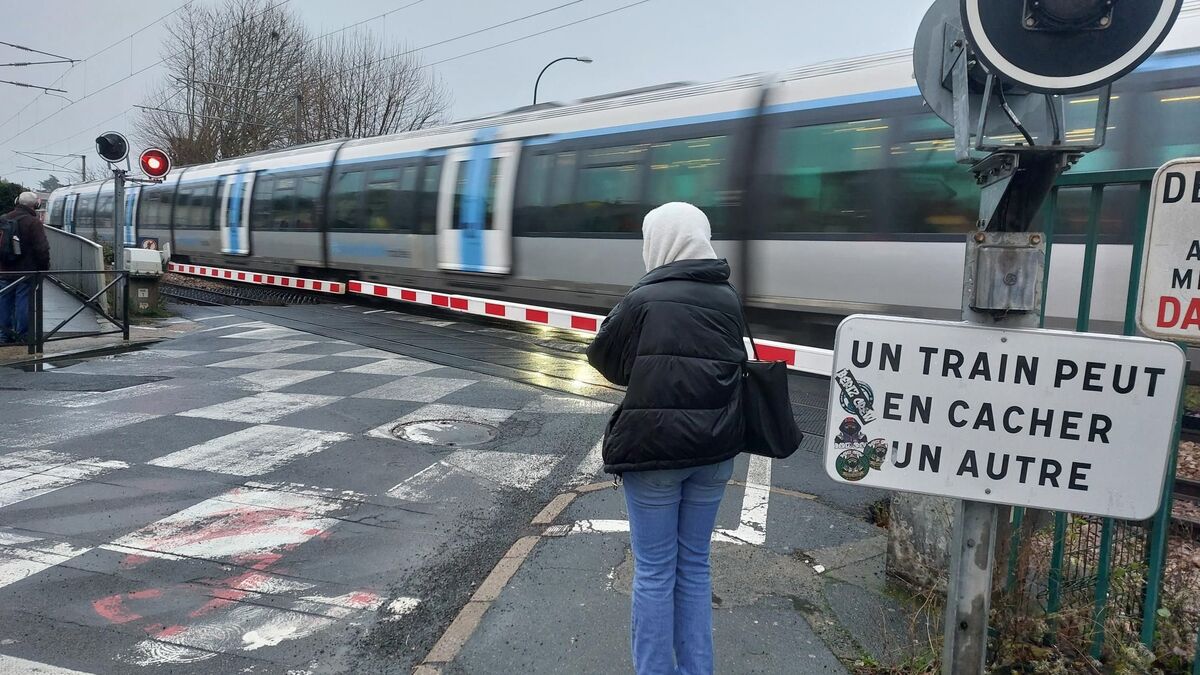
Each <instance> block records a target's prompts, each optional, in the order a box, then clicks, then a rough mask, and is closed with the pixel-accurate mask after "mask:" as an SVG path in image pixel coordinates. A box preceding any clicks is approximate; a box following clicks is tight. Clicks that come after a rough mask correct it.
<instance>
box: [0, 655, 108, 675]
mask: <svg viewBox="0 0 1200 675" xmlns="http://www.w3.org/2000/svg"><path fill="white" fill-rule="evenodd" d="M0 675H90V673H85V672H83V671H81V670H70V669H69V668H59V667H58V666H51V665H48V664H45V663H38V662H36V661H26V660H25V659H19V658H17V657H15V656H5V655H4V654H0Z"/></svg>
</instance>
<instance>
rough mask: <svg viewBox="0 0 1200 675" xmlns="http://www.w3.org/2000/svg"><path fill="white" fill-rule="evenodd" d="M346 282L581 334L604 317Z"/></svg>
mask: <svg viewBox="0 0 1200 675" xmlns="http://www.w3.org/2000/svg"><path fill="white" fill-rule="evenodd" d="M347 285H348V286H349V289H350V292H351V293H358V294H359V295H369V296H372V297H376V298H387V299H388V300H399V301H401V302H412V303H416V304H418V305H428V306H430V307H441V308H443V309H449V310H452V311H455V312H464V313H466V314H474V315H476V316H488V317H492V318H494V319H507V320H509V321H519V322H521V323H532V324H538V325H542V326H552V327H554V328H565V329H567V330H577V331H582V332H584V333H595V332H596V331H598V330H600V322H601V321H604V317H603V316H600V315H597V314H584V313H582V312H570V311H567V310H564V309H551V308H549V307H534V306H532V305H522V304H520V303H516V302H505V301H503V300H487V299H484V298H472V297H469V296H465V295H451V294H448V293H435V292H433V291H422V290H419V289H416V288H403V287H401V286H389V285H387V284H376V283H372V282H368V281H357V280H353V279H352V280H351V281H350V282H349V283H348V284H347Z"/></svg>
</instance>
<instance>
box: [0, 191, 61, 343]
mask: <svg viewBox="0 0 1200 675" xmlns="http://www.w3.org/2000/svg"><path fill="white" fill-rule="evenodd" d="M37 207H38V196H37V195H36V194H34V193H32V192H22V193H21V194H20V195H18V196H17V202H16V207H15V208H14V209H13V210H12V211H9V212H8V213H6V214H4V215H3V216H0V272H35V271H39V270H48V269H50V242H48V241H47V240H46V233H45V231H44V230H43V229H42V221H41V219H39V218H38V215H37ZM32 290H33V284H32V283H31V282H30V281H29V280H24V281H21V280H20V277H16V278H14V275H5V276H4V277H0V344H7V343H14V342H24V341H26V339H27V333H28V332H29V297H30V294H31V292H32Z"/></svg>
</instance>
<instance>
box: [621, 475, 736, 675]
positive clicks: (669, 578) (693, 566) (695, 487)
mask: <svg viewBox="0 0 1200 675" xmlns="http://www.w3.org/2000/svg"><path fill="white" fill-rule="evenodd" d="M732 475H733V460H732V459H730V460H726V461H724V462H721V463H719V464H708V465H705V466H697V467H693V468H690V469H672V470H666V471H630V472H627V473H625V475H624V480H625V504H626V507H627V508H628V509H629V539H630V542H631V544H632V546H633V561H634V572H633V622H632V623H633V631H632V632H633V664H634V668H635V669H636V670H637V673H638V675H661V674H664V673H666V674H671V675H709V674H711V673H712V672H713V644H712V574H711V572H710V569H709V564H708V549H709V544H710V543H711V541H712V532H713V526H714V525H716V522H717V508H718V507H719V506H720V505H721V497H723V496H724V495H725V483H727V482H728V481H729V478H730V476H732Z"/></svg>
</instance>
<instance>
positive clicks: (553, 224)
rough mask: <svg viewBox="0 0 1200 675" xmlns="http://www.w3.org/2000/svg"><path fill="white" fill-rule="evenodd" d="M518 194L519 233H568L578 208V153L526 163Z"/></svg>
mask: <svg viewBox="0 0 1200 675" xmlns="http://www.w3.org/2000/svg"><path fill="white" fill-rule="evenodd" d="M522 161H524V162H527V164H526V165H525V168H524V169H522V173H521V177H520V181H521V189H520V192H519V194H518V195H517V208H516V213H515V215H516V218H517V221H518V222H517V228H516V229H517V231H519V232H551V233H558V232H565V231H568V228H567V227H566V225H567V224H568V223H569V222H570V221H571V212H572V211H573V209H574V206H573V204H572V199H571V191H572V188H573V187H574V182H575V163H576V162H575V152H574V151H570V152H558V153H554V152H546V153H543V154H539V155H533V156H530V157H527V158H526V159H524V160H522Z"/></svg>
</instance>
